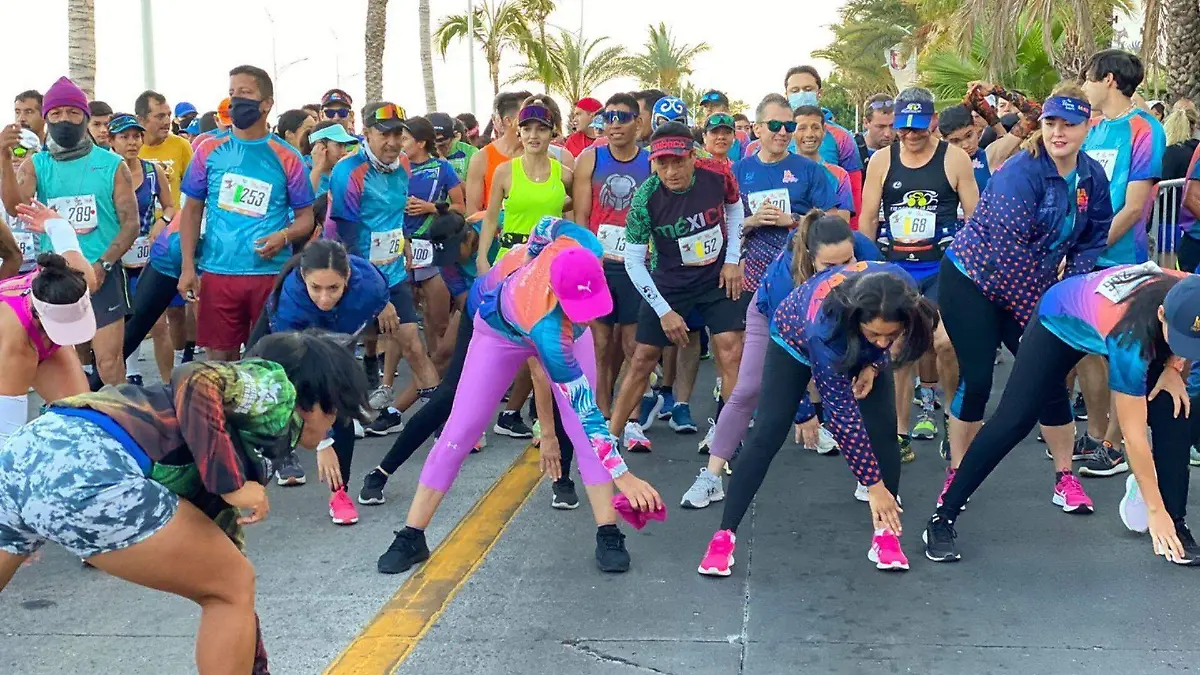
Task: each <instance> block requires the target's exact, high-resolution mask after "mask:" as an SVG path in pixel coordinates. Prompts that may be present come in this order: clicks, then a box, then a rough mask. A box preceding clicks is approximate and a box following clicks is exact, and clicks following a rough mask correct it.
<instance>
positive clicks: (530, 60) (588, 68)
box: [505, 28, 632, 103]
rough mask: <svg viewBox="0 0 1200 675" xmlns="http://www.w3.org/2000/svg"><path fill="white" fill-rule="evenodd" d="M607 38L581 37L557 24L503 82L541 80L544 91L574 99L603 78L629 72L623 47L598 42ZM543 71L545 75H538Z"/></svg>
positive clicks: (594, 87)
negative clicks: (541, 46) (537, 49)
mask: <svg viewBox="0 0 1200 675" xmlns="http://www.w3.org/2000/svg"><path fill="white" fill-rule="evenodd" d="M607 39H608V38H606V37H602V38H598V39H596V40H588V39H587V38H582V39H581V38H579V37H578V36H576V34H575V33H573V32H572V31H568V30H564V29H561V28H560V29H559V30H558V35H557V36H554V35H551V36H550V37H548V38H546V41H545V46H546V49H545V50H541V51H540V53H539V54H537V55H529V56H527V57H526V59H527V60H526V62H525V63H523V64H522V65H521V66H520V67H519V68H518V69H517V72H516V73H514V74H513V76H512V77H511V78H509V80H508V81H507V82H506V83H505V84H514V83H517V82H532V81H541V82H542V83H543V84H545V86H546V89H547V91H549V92H551V93H554V94H558V95H559V96H562V97H563V98H565V99H567V101H568V102H569V103H574V102H575V101H578V100H579V99H581V98H583V97H584V96H587V95H588V94H589V93H591V92H592V91H595V90H596V89H597V88H598V87H599V86H600V85H602V84H604V83H605V82H608V81H609V80H615V79H617V78H618V77H625V76H628V75H630V74H631V73H632V64H631V63H630V59H629V57H627V56H625V54H624V52H625V49H624V47H619V46H616V45H612V46H608V47H605V46H602V45H601V43H603V42H604V41H605V40H607ZM543 68H546V70H545V71H544V70H543ZM543 75H548V77H547V78H546V79H542V78H543Z"/></svg>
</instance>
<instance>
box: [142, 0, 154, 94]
mask: <svg viewBox="0 0 1200 675" xmlns="http://www.w3.org/2000/svg"><path fill="white" fill-rule="evenodd" d="M142 77H144V78H145V80H146V88H147V89H154V16H153V14H152V13H151V11H150V0H142Z"/></svg>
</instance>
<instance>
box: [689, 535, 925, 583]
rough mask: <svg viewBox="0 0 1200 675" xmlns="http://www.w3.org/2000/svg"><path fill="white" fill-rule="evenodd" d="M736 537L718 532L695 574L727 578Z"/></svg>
mask: <svg viewBox="0 0 1200 675" xmlns="http://www.w3.org/2000/svg"><path fill="white" fill-rule="evenodd" d="M736 541H737V535H735V534H734V533H733V531H732V530H719V531H718V532H717V533H716V534H714V535H713V538H712V541H710V542H708V550H707V551H705V553H704V560H701V561H700V567H699V568H697V570H696V571H697V572H699V573H700V574H704V575H707V576H710V577H727V576H729V568H730V567H733V547H734V543H735V542H736ZM906 564H907V563H906Z"/></svg>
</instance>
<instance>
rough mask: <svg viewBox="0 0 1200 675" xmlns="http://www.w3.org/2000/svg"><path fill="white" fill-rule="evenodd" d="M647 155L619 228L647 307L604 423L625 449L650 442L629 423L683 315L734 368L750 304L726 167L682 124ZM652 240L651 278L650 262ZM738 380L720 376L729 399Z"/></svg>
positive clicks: (733, 183) (738, 213) (738, 210)
mask: <svg viewBox="0 0 1200 675" xmlns="http://www.w3.org/2000/svg"><path fill="white" fill-rule="evenodd" d="M659 103H660V104H661V103H662V102H661V101H660V102H659ZM650 161H651V166H652V168H653V169H654V171H655V175H654V176H651V177H650V178H649V179H648V180H647V181H646V182H644V183H643V184H642V185H641V187H639V188H638V190H637V192H636V193H634V197H633V202H632V206H631V209H630V211H629V213H628V215H627V217H626V225H625V239H626V246H625V270H626V271H627V272H628V274H629V278H630V280H632V281H633V284H634V286H636V287H637V289H638V292H639V293H641V294H642V297H643V298H645V299H646V302H647V304H646V305H643V306H642V308H641V309H640V310H639V314H638V328H637V335H636V341H637V346H636V347H635V348H634V353H633V358H632V359H631V360H630V363H629V368H628V371H627V372H626V375H625V378H624V380H623V381H622V383H621V388H620V391H619V393H618V395H617V398H616V401H615V402H614V404H613V410H612V416H611V418H610V422H609V429H610V431H611V432H612V434H613V435H614V436H617V435H619V434H621V429H622V427H624V442H625V447H626V448H629V449H633V448H635V447H637V448H639V449H641V450H643V451H645V450H649V449H650V448H649V442H648V441H647V439H646V436H645V434H644V433H643V432H642V429H641V426H640V425H638V424H636V423H631V422H628V421H627V420H628V418H629V414H630V413H631V412H632V411H633V410H634V408H635V406H637V404H638V401H639V399H640V398H641V395H642V391H643V389H644V387H645V383H646V381H647V378H648V377H649V376H650V373H651V371H652V370H653V369H654V365H655V364H656V363H657V362H658V359H659V357H660V356H662V353H663V347H665V346H667V345H669V344H672V343H674V344H675V345H676V346H680V347H683V346H686V345H687V343H688V340H689V338H688V326H687V324H686V323H685V322H684V319H683V317H684V316H687V315H688V314H690V313H691V312H692V310H693V309H695V310H698V312H699V314H700V315H701V316H702V317H703V319H704V323H705V324H706V325H707V326H708V328H709V330H710V331H712V333H713V344H714V345H715V347H716V349H717V351H718V352H719V354H720V356H719V357H718V358H719V362H720V363H721V364H723V366H724V367H725V368H727V369H729V371H730V372H733V373H736V371H737V368H738V363H739V360H740V358H741V352H742V339H743V332H744V331H745V329H746V319H745V316H746V310H745V304H746V303H748V302H749V295H748V294H747V295H746V298H745V299H744V300H743V299H742V295H743V293H742V283H743V279H742V270H741V267H740V265H739V263H740V261H741V250H742V221H743V219H744V214H743V211H742V206H741V195H740V193H739V192H738V186H737V180H736V179H735V178H734V177H733V175H732V173H730V172H729V169H728V167H727V166H725V165H724V164H721V163H717V162H715V161H712V160H702V161H701V162H697V160H696V152H695V149H694V141H693V140H692V136H691V133H690V132H689V131H688V129H687V127H686V126H684V125H683V124H681V123H679V122H668V123H666V124H663V125H662V126H660V127H659V128H658V130H657V131H655V132H654V138H653V140H652V141H651V148H650ZM651 244H652V245H653V259H652V261H651V262H652V265H653V269H654V272H653V274H651V273H650V270H649V269H648V267H647V256H648V253H649V251H650V246H651ZM736 379H737V378H736V375H735V376H734V377H731V378H727V379H725V380H724V382H723V385H722V388H723V391H722V394H723V395H724V398H725V399H726V400H728V398H729V394H730V392H731V391H732V389H733V386H734V385H735V384H736V382H735V380H736Z"/></svg>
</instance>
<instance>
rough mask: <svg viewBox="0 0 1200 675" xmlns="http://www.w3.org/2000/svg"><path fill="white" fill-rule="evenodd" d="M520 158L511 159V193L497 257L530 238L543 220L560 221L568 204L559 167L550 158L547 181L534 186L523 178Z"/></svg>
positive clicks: (526, 177)
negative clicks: (549, 218)
mask: <svg viewBox="0 0 1200 675" xmlns="http://www.w3.org/2000/svg"><path fill="white" fill-rule="evenodd" d="M521 160H522V158H521V157H514V158H513V159H512V189H511V190H509V194H508V197H506V198H505V199H504V231H503V232H501V233H500V255H504V254H505V253H506V252H507V251H508V249H510V248H512V247H513V246H516V245H517V244H522V243H524V242H525V240H526V239H528V238H529V233H530V232H532V231H533V226H534V225H537V223H538V221H539V220H541V219H542V216H554V217H555V218H562V214H563V207H564V206H565V205H566V203H567V188H566V186H564V185H563V180H562V164H560V163H559V162H558V160H556V159H554V158H550V177H549V178H548V179H546V182H544V183H535V182H533V181H531V180H529V176H527V175H525V167H524V165H523V163H522V161H521Z"/></svg>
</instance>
